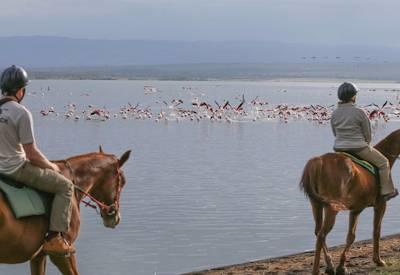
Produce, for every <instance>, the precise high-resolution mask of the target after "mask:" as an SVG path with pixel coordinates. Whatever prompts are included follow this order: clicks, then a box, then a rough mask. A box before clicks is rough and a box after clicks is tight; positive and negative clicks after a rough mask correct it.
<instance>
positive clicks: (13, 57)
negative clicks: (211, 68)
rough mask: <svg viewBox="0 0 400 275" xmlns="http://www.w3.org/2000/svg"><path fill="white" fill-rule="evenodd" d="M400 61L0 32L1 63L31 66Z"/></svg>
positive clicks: (294, 47) (380, 51)
mask: <svg viewBox="0 0 400 275" xmlns="http://www.w3.org/2000/svg"><path fill="white" fill-rule="evenodd" d="M343 62H345V63H347V62H350V63H354V62H356V63H357V62H358V63H359V62H362V63H376V62H400V49H398V48H388V47H371V46H360V45H352V46H346V45H325V46H324V45H316V44H314V43H312V42H310V44H307V45H306V44H290V43H280V42H267V41H222V42H213V41H195V42H185V41H140V40H89V39H72V38H62V37H42V36H32V37H0V67H5V66H8V65H10V64H22V65H24V66H27V67H31V68H44V67H48V68H49V67H51V68H56V67H58V68H60V67H82V66H121V65H155V64H161V65H162V64H199V63H208V64H211V63H212V64H221V63H249V64H254V63H343Z"/></svg>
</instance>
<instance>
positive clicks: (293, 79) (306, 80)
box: [32, 77, 400, 84]
mask: <svg viewBox="0 0 400 275" xmlns="http://www.w3.org/2000/svg"><path fill="white" fill-rule="evenodd" d="M32 80H34V81H47V80H49V81H54V80H69V81H80V80H83V81H87V80H90V81H166V82H169V81H171V82H272V83H279V82H293V83H310V82H316V83H335V82H343V81H345V80H351V81H352V82H356V83H378V84H383V83H384V84H400V81H396V80H393V79H388V80H382V79H358V78H325V77H321V78H318V77H310V78H307V77H299V78H296V77H287V78H286V77H278V78H264V79H263V78H226V79H225V78H221V79H214V78H213V79H195V78H193V79H163V78H135V79H133V78H123V77H121V78H64V77H49V78H35V77H33V78H32Z"/></svg>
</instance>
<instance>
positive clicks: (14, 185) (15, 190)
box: [0, 175, 53, 219]
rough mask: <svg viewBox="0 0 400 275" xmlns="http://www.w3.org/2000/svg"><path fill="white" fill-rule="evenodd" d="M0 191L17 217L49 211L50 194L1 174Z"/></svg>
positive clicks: (43, 213)
mask: <svg viewBox="0 0 400 275" xmlns="http://www.w3.org/2000/svg"><path fill="white" fill-rule="evenodd" d="M0 191H2V192H3V193H4V195H5V197H6V198H7V201H8V203H9V205H10V207H11V209H12V211H13V213H14V215H15V217H16V218H17V219H19V218H23V217H28V216H38V215H48V214H49V213H50V210H51V203H52V200H53V195H52V194H49V193H46V192H42V191H39V190H36V189H33V188H31V187H29V186H26V185H24V184H23V183H20V182H17V181H14V180H12V179H9V178H7V177H5V176H2V175H0Z"/></svg>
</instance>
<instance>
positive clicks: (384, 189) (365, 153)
mask: <svg viewBox="0 0 400 275" xmlns="http://www.w3.org/2000/svg"><path fill="white" fill-rule="evenodd" d="M357 155H358V156H359V157H360V158H362V159H363V160H366V161H368V162H371V163H372V164H374V165H375V166H376V167H378V168H379V180H380V183H381V195H386V194H390V193H392V192H393V191H394V186H393V181H392V177H391V175H390V165H389V161H388V159H387V158H386V157H385V156H384V155H382V153H381V152H379V151H378V150H376V149H375V148H373V147H371V146H368V147H366V148H364V149H362V150H361V151H358V152H357Z"/></svg>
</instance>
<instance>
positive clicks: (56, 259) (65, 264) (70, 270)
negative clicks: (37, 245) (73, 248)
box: [50, 254, 79, 275]
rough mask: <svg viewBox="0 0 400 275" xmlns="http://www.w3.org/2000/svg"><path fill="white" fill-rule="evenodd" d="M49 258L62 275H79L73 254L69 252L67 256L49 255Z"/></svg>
mask: <svg viewBox="0 0 400 275" xmlns="http://www.w3.org/2000/svg"><path fill="white" fill-rule="evenodd" d="M50 259H51V261H52V262H53V264H55V265H56V266H57V268H58V269H59V270H60V272H61V273H62V274H63V275H79V273H78V269H77V264H76V258H75V254H71V255H70V256H68V257H63V256H50Z"/></svg>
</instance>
